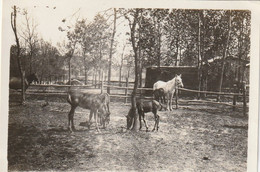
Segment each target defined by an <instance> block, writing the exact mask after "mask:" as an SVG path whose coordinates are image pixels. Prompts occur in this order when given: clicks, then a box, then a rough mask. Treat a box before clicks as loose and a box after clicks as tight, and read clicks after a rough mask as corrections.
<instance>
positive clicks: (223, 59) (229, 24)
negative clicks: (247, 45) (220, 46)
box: [218, 11, 231, 101]
mask: <svg viewBox="0 0 260 172" xmlns="http://www.w3.org/2000/svg"><path fill="white" fill-rule="evenodd" d="M230 28H231V11H229V22H228V33H227V34H228V35H227V41H226V43H225V47H224V50H223V58H222V67H221V74H220V82H219V92H221V91H222V83H223V77H224V69H225V60H226V55H227V49H228V42H229V38H230V30H231V29H230ZM218 101H219V97H218Z"/></svg>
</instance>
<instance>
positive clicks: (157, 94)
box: [153, 88, 166, 103]
mask: <svg viewBox="0 0 260 172" xmlns="http://www.w3.org/2000/svg"><path fill="white" fill-rule="evenodd" d="M153 96H154V99H155V100H156V101H157V102H160V103H166V100H165V93H164V89H163V88H159V89H156V90H154V91H153Z"/></svg>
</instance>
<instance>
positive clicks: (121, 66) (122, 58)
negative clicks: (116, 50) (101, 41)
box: [119, 45, 125, 86]
mask: <svg viewBox="0 0 260 172" xmlns="http://www.w3.org/2000/svg"><path fill="white" fill-rule="evenodd" d="M124 52H125V45H124V47H123V52H122V56H121V64H120V67H119V86H121V85H122V83H121V82H122V68H123V65H124Z"/></svg>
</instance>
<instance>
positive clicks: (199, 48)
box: [198, 12, 201, 99]
mask: <svg viewBox="0 0 260 172" xmlns="http://www.w3.org/2000/svg"><path fill="white" fill-rule="evenodd" d="M198 22H199V27H198V81H199V83H198V85H199V86H198V89H199V91H201V54H200V50H201V47H200V46H201V42H200V32H201V25H200V22H201V21H200V12H199V13H198ZM198 99H200V93H198Z"/></svg>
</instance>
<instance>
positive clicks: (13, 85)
mask: <svg viewBox="0 0 260 172" xmlns="http://www.w3.org/2000/svg"><path fill="white" fill-rule="evenodd" d="M33 81H35V82H38V81H39V80H38V77H37V75H36V74H35V73H33V74H31V75H28V76H27V77H26V78H25V90H26V89H27V88H28V87H29V86H30V84H31V83H32V82H33ZM9 88H10V89H15V90H18V89H21V88H22V79H21V78H19V77H11V78H10V82H9Z"/></svg>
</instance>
